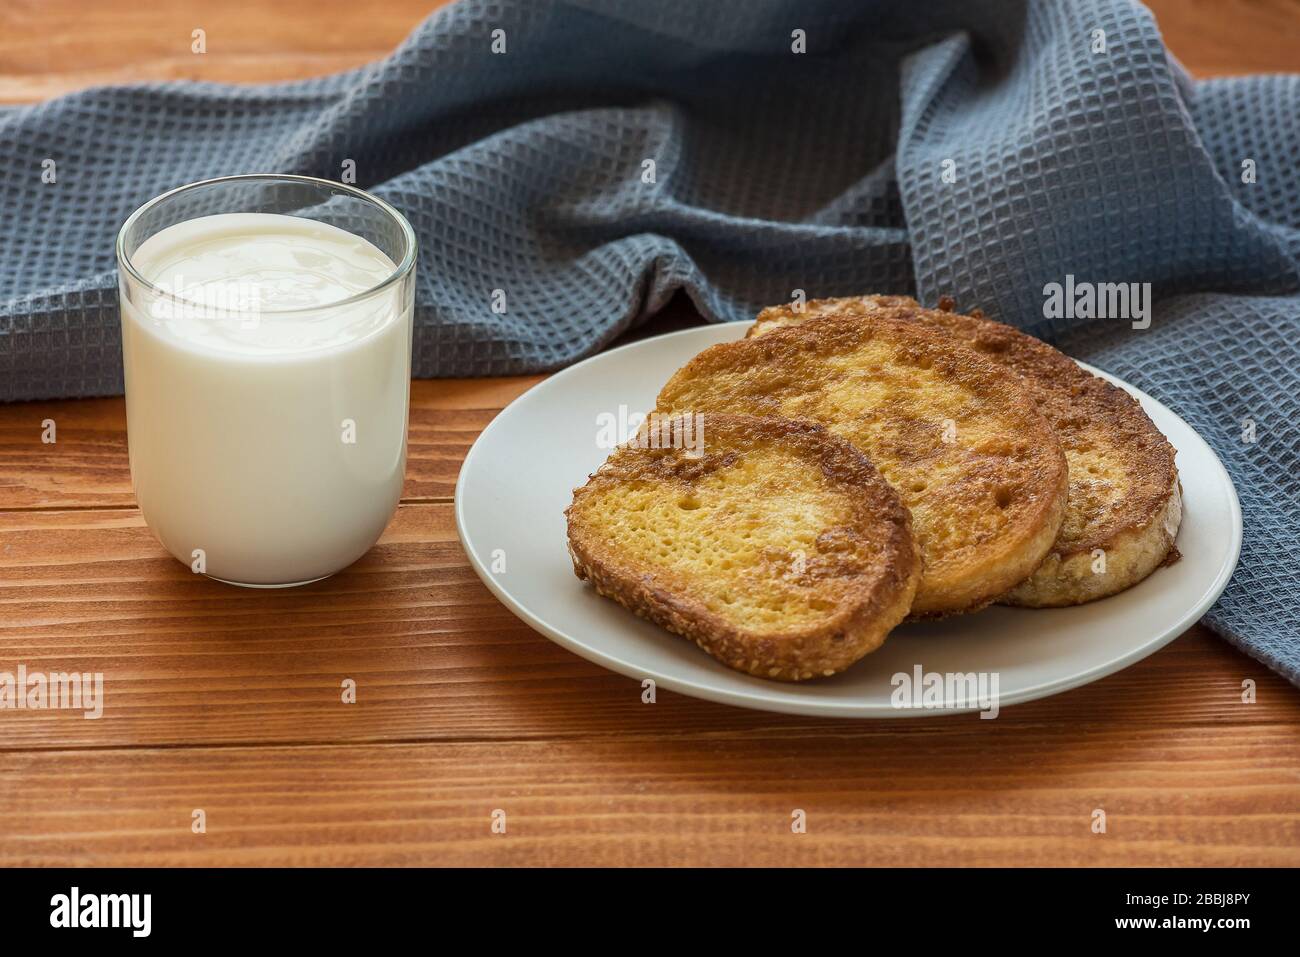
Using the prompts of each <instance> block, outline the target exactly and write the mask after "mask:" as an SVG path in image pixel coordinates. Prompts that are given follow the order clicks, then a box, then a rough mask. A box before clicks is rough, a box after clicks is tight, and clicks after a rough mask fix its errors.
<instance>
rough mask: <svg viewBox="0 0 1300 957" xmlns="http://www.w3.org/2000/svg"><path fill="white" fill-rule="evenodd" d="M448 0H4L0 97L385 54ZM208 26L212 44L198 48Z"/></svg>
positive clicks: (295, 69)
mask: <svg viewBox="0 0 1300 957" xmlns="http://www.w3.org/2000/svg"><path fill="white" fill-rule="evenodd" d="M446 2H447V0H385V2H384V3H379V4H367V3H357V2H355V0H277V2H276V3H274V4H268V3H266V2H265V0H223V2H222V3H219V4H214V3H200V2H192V3H185V2H180V3H176V2H173V3H163V4H159V3H152V4H140V3H136V2H128V0H96V2H94V3H86V2H85V0H27V2H23V0H16V2H15V0H8V2H6V3H5V4H3V5H0V103H22V102H32V101H35V100H41V99H46V98H49V97H53V96H60V95H62V94H64V93H71V92H73V91H75V90H79V89H83V88H85V87H88V86H98V85H103V84H110V83H142V82H155V81H161V80H207V81H211V82H218V83H271V82H278V81H281V80H290V79H300V78H304V77H310V76H322V75H324V74H327V73H338V72H341V71H343V70H350V69H353V68H355V67H358V66H361V65H363V64H365V63H369V62H372V61H374V60H378V59H381V58H383V57H385V56H387V55H388V54H389V53H390V52H392V49H393V48H394V47H395V46H397V44H399V43H401V41H402V40H403V39H404V38H405V37H406V35H407V34H408V33H410V31H411V30H413V29H414V28H415V27H416V26H417V25H418V24H419V23H420V22H421V21H422V20H424V19H425V18H426V17H427V16H429V15H430V13H431V12H432V11H434V10H436V9H437V8H438V7H440V6H443V5H445V4H446ZM196 29H201V30H203V31H205V34H206V36H205V43H206V47H207V52H205V53H202V54H198V53H194V52H193V50H192V45H193V42H194V41H193V31H194V30H196Z"/></svg>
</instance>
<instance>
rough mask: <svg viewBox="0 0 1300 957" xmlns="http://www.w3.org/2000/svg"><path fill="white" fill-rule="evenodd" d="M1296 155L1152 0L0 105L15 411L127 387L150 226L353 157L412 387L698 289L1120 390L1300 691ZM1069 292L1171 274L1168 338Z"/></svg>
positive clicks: (1244, 621)
mask: <svg viewBox="0 0 1300 957" xmlns="http://www.w3.org/2000/svg"><path fill="white" fill-rule="evenodd" d="M497 31H500V32H497ZM218 41H219V38H209V44H210V45H211V44H212V43H215V42H218ZM1297 156H1300V78H1297V77H1296V76H1261V77H1253V78H1248V79H1232V80H1214V81H1206V82H1193V81H1191V80H1189V79H1188V77H1187V76H1186V74H1185V73H1184V71H1183V70H1182V69H1181V68H1180V67H1179V66H1178V65H1177V64H1176V63H1175V62H1173V61H1172V60H1171V59H1170V57H1169V55H1168V53H1167V52H1166V50H1165V48H1164V46H1163V44H1162V42H1161V39H1160V34H1159V32H1158V30H1157V28H1156V24H1155V22H1154V20H1153V18H1152V17H1151V15H1150V14H1149V13H1148V12H1147V11H1146V10H1145V9H1144V8H1143V7H1142V6H1140V5H1139V4H1137V3H1136V2H1133V0H1027V2H1017V0H954V2H936V0H927V2H924V3H921V2H917V0H877V2H867V0H862V2H856V3H855V2H849V3H846V2H844V0H710V2H700V0H627V2H619V0H567V2H565V0H463V2H461V3H458V4H456V5H454V6H452V7H450V8H447V9H445V10H443V11H441V12H440V13H438V14H436V15H435V16H434V17H432V18H431V19H430V20H429V21H428V22H426V23H425V24H424V25H423V26H421V27H420V28H419V29H418V30H417V31H416V32H415V33H414V34H413V35H412V36H411V37H410V39H409V40H407V42H405V43H404V44H403V45H402V46H401V47H400V48H399V49H398V50H397V51H395V52H394V53H393V55H392V56H390V57H389V58H388V59H386V60H384V61H382V62H380V63H377V64H375V65H373V66H371V67H367V68H365V69H362V70H358V71H354V72H351V73H347V74H344V75H340V76H335V77H330V78H327V79H323V80H315V81H311V82H305V83H294V84H289V85H279V86H268V87H238V88H236V87H230V86H218V85H210V84H154V85H144V86H130V87H117V88H111V89H94V90H88V91H86V92H83V93H78V94H75V95H72V96H67V97H63V98H61V99H58V100H54V101H52V102H48V103H43V104H40V105H36V106H32V107H23V108H7V109H0V171H3V179H2V180H0V221H2V222H3V228H0V399H35V398H46V397H54V396H89V395H103V394H111V393H116V392H120V391H121V388H122V379H121V357H120V345H119V331H118V319H117V294H116V287H115V276H114V261H113V238H114V235H115V233H116V230H117V228H118V226H119V225H120V223H121V222H122V220H123V219H124V218H125V217H126V216H127V214H129V213H130V212H131V211H132V210H133V209H134V208H135V207H136V206H138V205H139V204H140V203H142V202H144V201H145V200H147V199H149V198H150V197H152V196H154V195H156V194H158V193H160V192H162V191H164V190H167V189H170V188H171V187H174V186H177V185H180V184H182V183H186V182H190V181H193V180H199V179H205V178H208V177H214V176H220V175H223V174H229V173H241V172H258V171H275V172H296V173H305V174H311V175H315V176H321V177H327V178H336V179H337V178H339V177H340V175H341V171H342V169H343V164H344V162H345V161H347V160H351V161H353V163H355V169H356V174H357V181H358V183H359V184H360V185H361V186H363V187H367V188H369V189H372V190H374V191H375V192H377V193H379V194H380V195H382V196H383V197H385V198H386V199H388V200H389V201H391V202H392V203H394V204H395V205H397V206H398V207H399V208H400V209H402V210H403V211H404V212H405V213H406V215H407V216H408V217H409V218H410V220H411V222H412V224H413V225H414V226H415V228H416V230H417V232H418V233H419V234H420V237H421V245H422V249H423V256H422V262H421V265H420V278H419V288H418V293H417V301H418V326H417V330H416V337H415V368H416V371H417V374H418V375H421V376H440V375H502V374H507V373H519V372H530V371H538V370H547V369H555V368H558V367H560V366H563V365H565V364H567V363H570V362H573V361H574V360H576V359H579V358H581V357H583V356H586V355H590V354H591V353H593V352H595V351H597V350H599V349H601V348H602V347H603V346H605V345H606V344H608V343H609V342H610V341H611V340H612V339H614V338H615V337H616V336H618V335H619V334H620V333H621V332H623V331H625V330H626V329H628V328H629V327H631V326H633V325H635V324H637V323H638V322H640V321H641V320H642V319H644V318H645V317H646V316H647V315H648V314H650V313H651V312H653V311H654V310H655V309H657V308H658V307H660V306H661V305H663V303H664V302H665V301H666V300H667V299H668V297H669V296H670V295H671V294H672V293H673V292H674V291H675V290H678V289H684V290H685V291H686V292H687V293H688V294H689V295H690V297H691V298H692V299H693V300H694V302H695V303H696V305H697V306H698V307H699V309H700V310H701V311H702V312H703V313H704V314H705V315H706V316H708V317H709V318H710V319H714V320H733V319H746V318H750V317H752V316H753V314H754V312H755V311H756V310H757V309H758V308H759V307H760V306H763V305H765V304H769V303H773V302H779V301H784V300H787V299H789V298H790V296H791V292H792V290H794V289H803V290H806V291H807V292H808V294H809V295H818V296H827V295H836V294H849V293H859V292H864V291H879V292H902V293H914V294H916V295H917V296H919V297H920V298H921V299H922V300H923V301H925V302H929V303H933V302H934V301H935V300H936V299H937V298H938V297H939V296H940V295H942V294H947V295H952V296H954V297H955V298H956V299H957V301H958V302H959V303H961V304H962V305H963V306H972V305H980V306H982V307H983V308H984V310H985V311H986V312H987V313H989V314H990V315H992V316H994V317H995V318H998V319H1001V320H1003V321H1006V322H1010V323H1013V324H1015V325H1019V326H1021V327H1024V328H1027V329H1029V330H1030V331H1033V332H1035V333H1038V334H1040V335H1043V336H1045V337H1046V338H1048V339H1050V340H1052V341H1055V342H1057V343H1058V344H1060V345H1062V346H1063V347H1064V348H1065V349H1066V350H1067V351H1069V352H1071V353H1072V354H1074V355H1076V356H1078V357H1080V358H1083V359H1085V360H1087V361H1090V362H1092V363H1095V364H1097V365H1099V366H1101V367H1103V368H1106V369H1108V370H1110V371H1113V372H1115V373H1117V374H1118V375H1120V376H1122V377H1123V378H1125V379H1127V380H1128V381H1130V382H1133V383H1135V384H1136V385H1138V386H1140V387H1141V388H1143V389H1145V390H1147V391H1148V392H1150V393H1152V394H1153V395H1155V396H1156V397H1158V398H1160V399H1161V400H1163V401H1164V402H1165V403H1167V404H1168V405H1170V406H1172V407H1173V408H1174V409H1175V410H1176V411H1177V412H1178V413H1179V414H1181V415H1182V416H1183V417H1184V418H1186V419H1187V420H1188V421H1189V422H1191V424H1192V425H1193V426H1195V427H1196V428H1197V429H1198V430H1199V431H1200V432H1201V434H1202V435H1203V436H1205V438H1206V439H1207V440H1208V441H1209V443H1210V444H1211V445H1212V446H1213V447H1214V448H1215V449H1216V451H1217V452H1218V453H1219V455H1220V456H1222V458H1223V459H1224V461H1225V462H1226V463H1227V464H1228V467H1229V469H1230V471H1231V472H1232V475H1233V478H1234V480H1235V481H1236V483H1237V488H1238V491H1239V493H1240V495H1241V499H1242V506H1243V509H1244V512H1245V526H1246V541H1245V549H1244V552H1243V555H1242V560H1241V566H1240V568H1239V570H1238V572H1237V574H1236V576H1235V578H1234V580H1233V582H1232V584H1231V586H1230V587H1229V589H1228V591H1227V592H1226V593H1225V594H1224V596H1223V598H1222V600H1221V601H1220V602H1219V603H1218V605H1217V606H1216V607H1215V608H1214V610H1213V611H1212V612H1211V613H1210V615H1209V619H1208V620H1209V622H1210V624H1211V626H1212V627H1214V628H1215V629H1217V630H1218V631H1219V632H1221V633H1222V634H1223V635H1224V636H1225V637H1226V638H1228V640H1230V641H1232V642H1234V643H1235V644H1237V645H1239V646H1240V647H1242V648H1244V649H1245V650H1246V651H1248V652H1249V653H1250V654H1252V655H1254V656H1255V657H1257V658H1259V659H1260V660H1261V661H1263V662H1265V663H1267V664H1268V665H1270V666H1271V667H1273V668H1274V669H1276V670H1278V671H1279V672H1281V673H1282V674H1284V675H1286V676H1287V677H1288V678H1289V679H1290V680H1291V681H1293V682H1297V683H1300V584H1297V569H1298V568H1300V535H1298V533H1297V524H1300V478H1298V477H1297V476H1298V473H1300V433H1298V432H1297V425H1296V423H1297V421H1300V398H1298V397H1300V371H1298V369H1300V355H1298V351H1297V346H1296V336H1297V332H1298V331H1300V266H1298V261H1300V162H1297V159H1296V157H1297ZM46 160H53V161H54V163H55V170H56V176H55V182H53V183H49V182H44V181H43V178H42V172H43V171H44V170H45V169H46V168H48V164H45V161H46ZM648 160H653V162H654V167H653V175H649V173H650V167H649V166H648V165H647V162H646V161H648ZM46 178H48V177H46ZM1066 275H1072V276H1074V277H1075V278H1076V280H1077V281H1093V282H1149V283H1151V284H1152V287H1151V288H1152V291H1153V294H1154V297H1155V307H1154V312H1153V316H1152V322H1151V326H1150V328H1149V329H1146V330H1134V329H1132V328H1131V324H1130V323H1129V322H1127V321H1123V320H1115V319H1106V320H1092V321H1085V320H1057V321H1052V320H1047V319H1045V318H1044V312H1043V304H1044V287H1045V286H1046V284H1048V283H1051V282H1062V281H1063V280H1064V277H1065V276H1066ZM494 289H505V290H507V303H508V311H507V312H506V313H505V314H498V313H497V312H494V311H493V309H492V304H493V299H492V291H493V290H494ZM1247 420H1249V421H1250V422H1253V423H1254V428H1255V439H1256V440H1255V441H1254V442H1246V441H1243V436H1244V435H1246V434H1247V427H1246V425H1245V423H1246V421H1247Z"/></svg>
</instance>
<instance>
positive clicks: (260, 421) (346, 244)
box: [122, 213, 412, 585]
mask: <svg viewBox="0 0 1300 957" xmlns="http://www.w3.org/2000/svg"><path fill="white" fill-rule="evenodd" d="M130 258H131V262H132V263H133V265H134V266H135V268H136V270H137V271H138V272H139V273H140V274H141V275H143V276H144V277H145V278H147V279H148V280H150V282H151V283H152V284H153V285H154V286H155V287H157V288H158V290H160V292H158V293H151V292H148V291H142V290H141V289H140V288H139V287H138V286H136V287H134V288H132V287H131V285H130V284H129V283H127V282H125V281H124V282H123V287H122V340H123V359H124V365H125V372H126V387H127V427H128V442H129V448H130V458H131V474H132V479H133V481H134V484H135V491H136V497H137V499H138V501H139V504H140V508H141V510H142V511H143V513H144V516H145V519H146V521H147V522H148V523H149V526H150V528H152V529H153V531H154V532H155V534H157V535H158V537H159V538H160V539H161V541H162V542H163V544H164V545H165V546H166V547H167V549H168V550H169V551H170V552H171V553H172V554H173V555H175V556H176V557H177V558H178V559H180V560H181V561H183V562H185V563H186V564H187V565H191V567H193V568H195V569H196V570H198V571H202V572H204V573H206V574H209V575H211V576H213V577H215V578H220V579H223V580H226V581H233V582H239V583H244V584H264V585H270V584H290V583H297V582H303V581H309V580H313V579H316V578H320V577H323V576H325V575H328V574H331V573H332V572H334V571H337V570H339V569H341V568H343V567H345V566H346V565H348V564H350V563H351V562H353V561H355V560H356V559H357V558H359V557H360V556H361V555H362V554H363V553H364V552H365V551H366V550H367V549H368V548H369V547H370V546H371V545H372V544H373V543H374V541H375V540H376V539H377V538H378V537H379V534H380V532H382V530H383V528H384V526H385V525H386V524H387V523H388V520H389V519H390V518H391V516H392V514H393V511H394V510H395V508H396V506H397V501H398V498H399V496H400V494H401V488H402V478H403V473H404V469H405V459H406V410H407V394H408V387H409V380H410V355H411V340H410V336H411V308H412V303H411V287H410V284H409V283H405V282H396V283H394V284H393V285H392V286H391V287H390V288H386V289H384V290H382V291H381V292H379V293H377V294H371V295H368V296H364V297H362V298H360V299H358V300H357V301H355V302H349V301H347V300H350V299H351V298H352V297H354V296H358V295H359V294H361V293H366V292H368V291H369V290H372V289H374V288H375V287H376V286H378V285H379V284H380V283H382V282H384V281H385V280H386V279H388V278H389V277H390V276H392V274H393V273H394V272H395V269H396V267H395V265H394V263H393V262H392V260H391V259H389V258H388V257H387V256H386V255H385V254H384V253H383V252H382V251H381V250H379V249H378V248H377V247H375V246H374V245H372V244H371V243H369V242H368V241H366V240H365V239H362V238H361V237H358V236H355V235H353V234H351V233H348V232H346V231H344V230H341V229H338V228H337V227H334V226H330V225H328V224H325V223H319V222H315V221H312V220H306V219H302V218H299V217H292V216H282V215H278V214H271V213H234V214H221V215H216V216H208V217H203V218H199V219H193V220H189V221H186V222H182V223H178V224H176V225H174V226H170V227H167V228H166V229H163V230H162V231H160V232H158V233H157V234H155V235H154V236H152V237H150V238H149V239H147V240H146V241H145V242H144V243H143V244H141V246H140V247H139V249H137V250H136V252H135V253H134V254H133V255H132V256H131V257H130Z"/></svg>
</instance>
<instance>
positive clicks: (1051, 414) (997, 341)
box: [749, 296, 1182, 607]
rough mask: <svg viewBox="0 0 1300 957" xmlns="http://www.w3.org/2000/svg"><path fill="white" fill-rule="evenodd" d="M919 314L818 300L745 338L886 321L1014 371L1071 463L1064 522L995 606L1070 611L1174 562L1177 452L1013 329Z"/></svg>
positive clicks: (1094, 380)
mask: <svg viewBox="0 0 1300 957" xmlns="http://www.w3.org/2000/svg"><path fill="white" fill-rule="evenodd" d="M940 306H941V308H939V309H925V308H923V307H922V306H921V305H920V303H918V302H917V301H916V300H914V299H909V298H908V297H906V296H861V297H857V298H851V299H822V300H816V301H813V302H808V303H805V304H804V305H803V306H802V307H796V306H775V307H772V308H770V309H765V310H763V312H761V313H759V316H758V320H757V322H755V324H754V325H753V326H752V327H751V328H750V332H749V335H750V336H753V337H756V336H760V335H764V334H765V333H770V332H772V331H774V330H776V329H780V328H785V327H787V326H790V325H795V324H799V323H802V322H806V321H808V320H810V319H817V318H820V317H823V316H828V315H856V316H882V315H883V316H889V317H892V318H895V319H905V320H908V321H912V322H917V323H920V324H922V325H925V326H927V327H929V328H933V329H938V330H941V331H943V332H945V333H947V334H948V335H950V336H953V337H954V338H956V339H958V340H959V341H961V342H962V343H963V344H965V345H966V346H968V347H969V348H971V349H974V350H975V351H976V352H978V353H980V354H981V355H983V356H984V357H985V358H987V359H989V360H990V361H992V362H996V363H998V364H999V365H1001V366H1003V367H1004V368H1006V369H1009V370H1011V371H1013V372H1015V373H1017V374H1018V375H1020V376H1021V377H1022V378H1023V379H1024V382H1025V385H1026V388H1027V390H1028V391H1029V393H1030V395H1031V397H1032V400H1033V402H1034V404H1035V405H1036V406H1037V407H1038V408H1039V409H1040V410H1041V411H1042V412H1043V414H1044V415H1045V416H1046V417H1047V419H1048V421H1049V422H1051V424H1052V426H1053V428H1054V429H1055V431H1056V434H1057V437H1058V438H1059V439H1060V441H1061V446H1062V448H1063V449H1064V451H1065V457H1066V460H1067V461H1068V463H1069V472H1070V491H1069V499H1068V502H1067V504H1066V510H1065V521H1064V522H1063V523H1062V525H1061V530H1060V532H1059V534H1058V535H1057V537H1056V542H1055V543H1054V544H1053V546H1052V549H1051V551H1050V552H1049V553H1048V556H1047V558H1046V559H1045V560H1044V561H1043V563H1042V565H1040V566H1039V567H1038V569H1037V570H1036V571H1035V572H1034V573H1033V575H1031V576H1030V577H1029V578H1028V579H1027V580H1026V581H1024V582H1022V583H1020V584H1019V585H1017V586H1016V587H1014V588H1012V589H1011V590H1010V591H1009V592H1008V593H1007V594H1006V595H1004V596H1002V597H1001V598H1000V599H999V601H1000V602H1002V603H1003V604H1008V605H1022V606H1027V607H1048V606H1059V605H1077V604H1081V603H1083V602H1087V601H1092V600H1094V599H1097V598H1104V597H1106V596H1108V595H1114V594H1116V593H1117V592H1121V591H1123V590H1124V589H1126V588H1129V587H1131V586H1133V585H1136V584H1137V583H1138V582H1140V581H1142V580H1143V579H1144V578H1146V577H1147V576H1148V575H1150V574H1151V573H1152V572H1153V571H1155V570H1156V569H1157V568H1159V567H1160V566H1161V565H1162V564H1165V563H1167V562H1169V561H1170V560H1171V559H1176V558H1177V554H1178V552H1177V549H1176V548H1175V547H1174V539H1175V537H1176V536H1177V534H1178V526H1179V524H1180V522H1181V520H1182V495H1181V490H1180V487H1179V483H1178V469H1177V467H1176V466H1175V464H1174V448H1173V446H1172V445H1170V444H1169V442H1168V440H1167V439H1165V437H1164V436H1163V435H1162V434H1161V433H1160V431H1159V429H1157V428H1156V427H1155V424H1154V423H1153V422H1152V421H1151V419H1150V418H1149V417H1148V416H1147V414H1146V413H1145V412H1143V411H1142V407H1141V406H1140V405H1139V404H1138V403H1137V401H1136V400H1135V399H1134V398H1133V397H1132V396H1130V395H1129V394H1128V393H1127V392H1125V391H1124V390H1123V389H1120V388H1117V387H1116V386H1113V385H1111V384H1110V383H1109V382H1107V381H1106V380H1105V379H1102V378H1099V377H1098V376H1095V375H1093V374H1092V373H1090V372H1088V371H1087V370H1085V369H1082V368H1080V367H1079V365H1078V364H1077V363H1076V362H1074V360H1072V359H1071V358H1070V357H1069V356H1066V355H1065V354H1064V353H1062V352H1060V351H1058V350H1056V349H1054V348H1052V347H1051V346H1049V345H1048V344H1047V343H1045V342H1043V341H1041V340H1039V339H1035V338H1034V337H1033V336H1030V335H1026V334H1025V333H1023V332H1021V331H1020V330H1018V329H1015V328H1013V327H1011V326H1007V325H1003V324H1002V323H1000V322H994V321H992V320H991V319H986V318H984V317H983V316H980V315H962V314H961V313H958V312H955V311H954V310H953V307H952V304H951V302H950V301H945V302H943V303H941V304H940Z"/></svg>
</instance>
